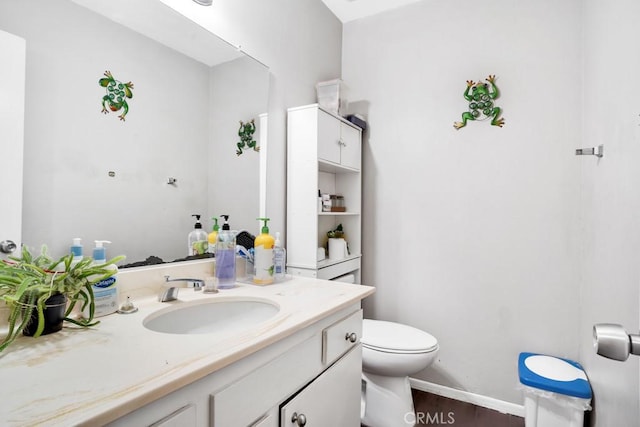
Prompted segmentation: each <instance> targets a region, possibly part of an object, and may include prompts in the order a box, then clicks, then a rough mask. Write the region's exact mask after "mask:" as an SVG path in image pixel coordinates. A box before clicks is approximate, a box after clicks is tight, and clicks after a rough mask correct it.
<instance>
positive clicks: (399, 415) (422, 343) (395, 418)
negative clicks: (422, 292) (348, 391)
mask: <svg viewBox="0 0 640 427" xmlns="http://www.w3.org/2000/svg"><path fill="white" fill-rule="evenodd" d="M360 341H361V343H362V410H361V421H362V424H363V425H365V426H367V427H398V426H413V425H414V424H415V420H416V418H415V413H414V409H413V399H412V397H411V386H410V385H409V375H412V374H415V373H417V372H419V371H421V370H423V369H424V368H426V367H427V366H429V365H431V363H433V361H434V360H435V358H436V355H437V353H438V340H436V339H435V338H434V337H433V336H432V335H429V334H428V333H426V332H424V331H421V330H420V329H416V328H414V327H411V326H408V325H403V324H400V323H394V322H386V321H383V320H370V319H364V321H363V327H362V339H361V340H360Z"/></svg>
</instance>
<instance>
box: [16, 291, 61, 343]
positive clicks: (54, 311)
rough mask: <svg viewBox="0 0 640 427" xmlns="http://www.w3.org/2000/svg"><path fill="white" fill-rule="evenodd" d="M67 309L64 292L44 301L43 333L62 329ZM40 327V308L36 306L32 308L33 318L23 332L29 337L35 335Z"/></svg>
mask: <svg viewBox="0 0 640 427" xmlns="http://www.w3.org/2000/svg"><path fill="white" fill-rule="evenodd" d="M66 311H67V296H66V295H63V294H55V295H51V296H50V297H49V298H47V300H46V301H45V302H44V310H43V313H44V330H43V331H42V335H47V334H52V333H54V332H58V331H59V330H60V329H62V321H63V320H64V313H65V312H66ZM37 329H38V310H37V309H36V308H35V307H34V308H33V309H32V310H31V319H30V320H29V323H28V324H27V326H25V327H24V329H23V330H22V334H23V335H26V336H28V337H31V336H33V334H35V333H36V330H37Z"/></svg>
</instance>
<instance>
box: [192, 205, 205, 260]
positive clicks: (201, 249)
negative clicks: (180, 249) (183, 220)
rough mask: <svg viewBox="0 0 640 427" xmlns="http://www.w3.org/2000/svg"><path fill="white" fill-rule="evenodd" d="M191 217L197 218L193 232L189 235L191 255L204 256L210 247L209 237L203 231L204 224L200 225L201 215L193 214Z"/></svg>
mask: <svg viewBox="0 0 640 427" xmlns="http://www.w3.org/2000/svg"><path fill="white" fill-rule="evenodd" d="M191 216H195V217H196V223H195V225H194V226H193V230H191V232H190V233H189V236H188V240H189V242H188V243H189V248H188V250H189V252H188V254H189V255H202V254H204V253H205V252H206V251H207V248H208V247H209V236H208V235H207V233H206V232H205V231H204V230H203V229H202V224H201V223H200V215H198V214H193V215H191Z"/></svg>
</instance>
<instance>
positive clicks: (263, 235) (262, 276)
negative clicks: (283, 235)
mask: <svg viewBox="0 0 640 427" xmlns="http://www.w3.org/2000/svg"><path fill="white" fill-rule="evenodd" d="M258 220H259V221H264V225H263V226H262V230H261V232H260V234H259V235H258V236H257V237H256V240H255V241H254V244H253V250H254V251H255V253H254V257H255V258H254V259H255V262H254V268H255V273H254V275H253V283H255V284H256V285H268V284H271V283H273V269H274V266H273V244H274V243H275V239H274V238H273V236H271V235H270V234H269V227H268V226H267V222H268V221H269V218H258Z"/></svg>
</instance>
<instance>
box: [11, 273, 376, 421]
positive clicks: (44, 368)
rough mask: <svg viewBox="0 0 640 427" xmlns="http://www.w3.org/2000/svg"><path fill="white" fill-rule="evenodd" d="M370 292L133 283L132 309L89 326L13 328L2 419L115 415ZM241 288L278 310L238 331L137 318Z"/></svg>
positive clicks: (296, 283)
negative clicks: (173, 295) (30, 331)
mask: <svg viewBox="0 0 640 427" xmlns="http://www.w3.org/2000/svg"><path fill="white" fill-rule="evenodd" d="M373 292H374V288H372V287H369V286H363V285H350V284H344V283H336V282H328V281H324V280H315V279H306V278H293V279H289V280H286V281H284V282H282V283H277V284H273V285H269V286H253V285H249V284H239V285H238V286H236V287H235V288H233V289H228V290H221V291H220V292H219V293H217V294H205V293H202V292H193V291H192V290H191V289H181V290H180V292H179V299H178V301H173V302H168V303H159V302H158V301H157V294H158V290H157V288H139V289H137V290H136V291H135V292H132V294H133V295H135V297H132V299H133V301H134V303H135V305H136V306H137V307H138V308H139V310H138V312H136V313H134V314H128V315H122V314H112V315H109V316H105V317H101V318H100V319H99V320H100V321H101V322H100V324H99V325H97V326H96V327H93V328H90V329H75V328H73V327H66V326H65V328H64V329H63V330H62V331H60V332H57V333H54V334H51V335H47V336H42V337H40V338H37V339H34V338H31V337H20V338H18V339H17V340H16V341H15V342H14V343H13V344H12V345H11V346H10V347H8V348H7V349H6V350H5V351H4V352H2V353H0V375H1V381H2V383H3V386H2V388H1V389H0V402H2V404H1V405H0V420H2V421H3V423H4V424H3V425H9V426H24V425H34V424H45V425H65V426H67V425H76V424H83V423H85V424H94V425H95V424H104V423H106V422H110V421H113V420H114V419H115V418H117V417H120V416H122V415H125V414H126V413H128V412H130V411H132V410H134V409H137V408H138V407H142V406H143V405H144V404H146V403H148V402H150V401H153V400H155V399H157V398H158V397H161V396H163V395H166V394H168V393H169V392H171V391H174V390H177V389H179V388H180V387H182V386H184V385H187V384H190V383H192V382H194V381H196V380H198V379H200V378H203V377H205V376H206V375H208V374H210V373H213V372H216V371H218V370H220V369H222V368H224V367H226V366H229V365H230V364H232V363H234V362H236V361H238V360H240V359H242V358H243V357H246V356H248V355H250V354H253V353H255V352H257V351H259V350H261V349H263V348H265V347H267V346H269V345H270V344H273V343H276V342H278V341H279V340H281V339H283V338H285V337H288V336H290V335H292V334H294V333H295V332H297V331H299V330H301V329H303V328H304V327H306V326H309V325H311V324H313V323H315V322H317V321H318V320H320V319H322V318H324V317H327V316H329V315H331V314H333V313H335V312H337V311H339V310H341V309H343V308H346V307H348V306H349V305H352V304H354V303H358V302H359V301H360V300H362V299H363V298H365V297H366V296H368V295H370V294H372V293H373ZM129 293H131V292H129ZM121 297H122V291H121ZM247 297H249V298H260V299H267V300H269V301H271V302H273V303H275V304H277V305H278V306H279V307H280V310H279V312H278V313H277V314H276V315H275V316H274V317H272V318H270V319H268V320H266V321H264V322H262V323H260V324H258V325H256V326H255V327H250V328H248V329H247V330H244V331H243V332H242V333H240V334H238V333H234V334H225V333H224V332H220V333H213V334H204V335H202V334H199V335H175V334H165V333H158V332H153V331H150V330H148V329H146V328H145V327H144V326H143V319H144V318H145V317H147V316H148V315H149V314H151V313H153V312H155V311H157V310H160V309H164V308H166V307H169V306H171V305H173V306H177V305H180V304H186V303H188V302H189V301H195V300H203V299H212V300H213V299H216V298H217V299H220V298H223V299H227V298H229V299H236V298H247Z"/></svg>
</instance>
